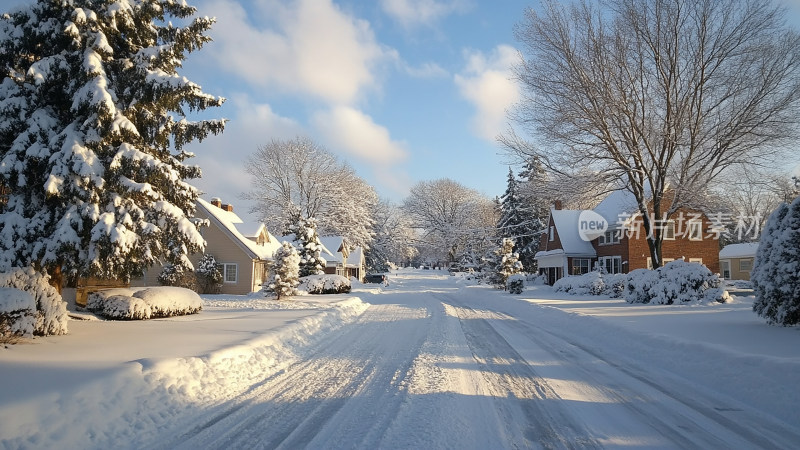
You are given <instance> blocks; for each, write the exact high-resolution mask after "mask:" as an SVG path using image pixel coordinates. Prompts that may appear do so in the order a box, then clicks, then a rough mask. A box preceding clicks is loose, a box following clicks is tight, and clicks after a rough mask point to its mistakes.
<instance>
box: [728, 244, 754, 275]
mask: <svg viewBox="0 0 800 450" xmlns="http://www.w3.org/2000/svg"><path fill="white" fill-rule="evenodd" d="M756 251H758V243H757V242H750V243H744V244H730V245H726V246H725V247H723V248H722V250H720V251H719V268H720V273H721V274H722V278H725V279H728V280H748V281H749V280H750V272H751V271H752V270H753V261H754V260H755V258H756Z"/></svg>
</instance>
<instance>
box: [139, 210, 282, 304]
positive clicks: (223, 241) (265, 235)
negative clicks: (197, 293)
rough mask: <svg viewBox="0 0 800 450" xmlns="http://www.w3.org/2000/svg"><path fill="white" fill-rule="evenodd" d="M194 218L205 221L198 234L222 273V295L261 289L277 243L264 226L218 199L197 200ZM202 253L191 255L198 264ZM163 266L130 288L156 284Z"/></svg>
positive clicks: (152, 268)
mask: <svg viewBox="0 0 800 450" xmlns="http://www.w3.org/2000/svg"><path fill="white" fill-rule="evenodd" d="M196 206H197V210H196V212H195V216H196V217H197V218H198V219H207V220H208V222H209V226H208V227H202V228H201V229H200V233H201V234H202V235H203V237H204V238H205V240H206V249H205V253H206V254H210V255H212V256H214V259H216V261H217V264H218V265H219V269H220V272H222V276H223V281H222V288H221V293H223V294H249V293H251V292H256V291H259V290H260V289H261V285H262V283H263V282H264V281H265V280H266V279H267V276H268V275H269V266H270V264H271V263H272V255H273V254H274V253H275V250H277V248H278V247H280V245H281V244H280V242H279V241H278V240H277V238H275V236H273V235H272V234H271V233H270V232H269V231H268V230H267V228H266V227H265V226H264V224H260V223H245V222H244V221H243V220H242V219H241V218H240V217H239V216H238V215H236V214H235V213H234V212H233V206H232V205H230V204H223V203H222V201H221V200H220V199H218V198H214V199H212V200H211V202H207V201H205V200H203V199H197V204H196ZM201 257H202V254H195V255H190V257H189V259H190V260H191V261H192V263H193V264H195V265H196V264H197V263H198V262H199V260H200V258H201ZM161 270H162V267H151V268H150V269H149V270H148V271H147V272H146V273H145V276H144V277H142V278H140V279H137V280H133V281H132V282H131V284H132V285H133V286H153V285H158V275H159V273H161Z"/></svg>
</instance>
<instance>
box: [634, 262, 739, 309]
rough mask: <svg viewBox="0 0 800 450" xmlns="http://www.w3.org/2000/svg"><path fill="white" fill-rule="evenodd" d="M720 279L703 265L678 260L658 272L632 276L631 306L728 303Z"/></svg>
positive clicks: (640, 272) (637, 272) (635, 271)
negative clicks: (635, 304) (641, 304)
mask: <svg viewBox="0 0 800 450" xmlns="http://www.w3.org/2000/svg"><path fill="white" fill-rule="evenodd" d="M721 286H722V281H721V280H720V279H719V277H718V276H717V275H715V274H713V273H711V271H710V270H708V268H707V267H706V266H704V265H702V264H699V263H692V262H685V261H684V260H682V259H677V260H675V261H672V262H670V263H667V264H666V265H664V266H663V267H659V268H658V269H657V270H650V271H647V270H645V271H644V272H643V271H641V269H640V270H634V271H632V272H631V273H629V274H628V281H627V282H626V289H625V300H626V301H627V302H628V303H644V304H648V303H650V304H657V305H672V304H675V303H678V304H684V303H713V302H717V303H725V302H726V301H729V300H730V296H729V295H728V292H727V291H726V290H725V289H723V288H722V287H721Z"/></svg>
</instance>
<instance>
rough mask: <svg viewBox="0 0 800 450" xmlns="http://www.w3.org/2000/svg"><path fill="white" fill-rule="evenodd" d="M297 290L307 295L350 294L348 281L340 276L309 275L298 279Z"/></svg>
mask: <svg viewBox="0 0 800 450" xmlns="http://www.w3.org/2000/svg"><path fill="white" fill-rule="evenodd" d="M298 289H300V290H303V291H306V292H308V293H309V294H346V293H348V292H350V289H351V286H350V280H348V279H347V278H345V277H343V276H341V275H332V274H327V275H309V276H307V277H303V278H301V279H300V286H298Z"/></svg>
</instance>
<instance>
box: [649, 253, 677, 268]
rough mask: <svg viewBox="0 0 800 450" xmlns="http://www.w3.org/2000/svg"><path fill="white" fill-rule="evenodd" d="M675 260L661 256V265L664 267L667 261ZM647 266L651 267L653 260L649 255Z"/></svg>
mask: <svg viewBox="0 0 800 450" xmlns="http://www.w3.org/2000/svg"><path fill="white" fill-rule="evenodd" d="M672 261H675V258H661V267H664V266H665V265H666V264H667V263H668V262H672ZM647 268H648V269H652V268H653V260H652V258H650V257H649V256H648V257H647Z"/></svg>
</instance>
